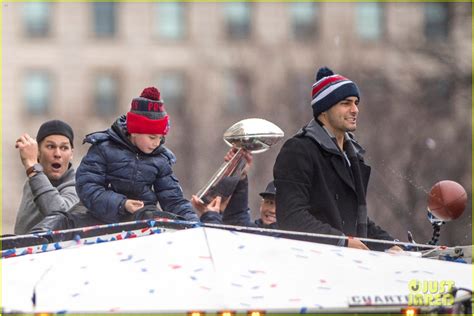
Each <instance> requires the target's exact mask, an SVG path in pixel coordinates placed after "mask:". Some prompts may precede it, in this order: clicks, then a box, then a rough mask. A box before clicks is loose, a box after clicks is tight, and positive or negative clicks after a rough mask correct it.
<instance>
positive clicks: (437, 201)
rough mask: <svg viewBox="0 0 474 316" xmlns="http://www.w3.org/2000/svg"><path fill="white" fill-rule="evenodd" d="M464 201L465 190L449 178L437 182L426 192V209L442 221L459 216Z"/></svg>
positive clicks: (465, 199)
mask: <svg viewBox="0 0 474 316" xmlns="http://www.w3.org/2000/svg"><path fill="white" fill-rule="evenodd" d="M466 203H467V194H466V190H464V188H463V186H462V185H460V184H459V183H457V182H454V181H451V180H443V181H439V182H437V183H436V184H435V185H434V186H433V187H432V188H431V190H430V193H429V194H428V210H429V211H430V212H431V213H433V215H434V216H436V217H437V218H439V219H441V220H443V221H451V220H453V219H456V218H458V217H459V216H461V215H462V213H463V212H464V209H465V208H466Z"/></svg>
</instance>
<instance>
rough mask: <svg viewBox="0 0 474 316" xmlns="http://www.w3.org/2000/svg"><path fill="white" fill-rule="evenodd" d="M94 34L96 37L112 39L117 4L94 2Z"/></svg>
mask: <svg viewBox="0 0 474 316" xmlns="http://www.w3.org/2000/svg"><path fill="white" fill-rule="evenodd" d="M92 8H93V11H94V34H95V35H96V36H97V37H113V36H115V32H116V13H117V4H116V3H114V2H95V3H93V4H92Z"/></svg>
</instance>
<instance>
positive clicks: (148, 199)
mask: <svg viewBox="0 0 474 316" xmlns="http://www.w3.org/2000/svg"><path fill="white" fill-rule="evenodd" d="M84 142H88V143H90V144H92V146H91V147H90V148H89V151H88V153H87V155H86V156H84V158H83V159H82V162H81V164H80V166H79V168H78V169H77V172H76V191H77V194H78V195H79V198H80V199H81V201H82V203H83V204H84V205H85V206H86V207H87V208H88V210H89V212H90V213H91V214H92V215H93V216H94V217H96V218H98V219H100V220H101V221H103V222H105V223H116V222H120V221H121V219H126V218H129V213H128V212H127V211H126V210H125V201H126V200H127V199H133V200H141V201H143V202H144V204H145V205H155V206H156V204H157V202H159V203H160V206H161V208H162V209H163V211H165V212H170V213H174V214H176V215H180V216H182V217H184V218H185V219H186V220H189V221H199V218H198V217H197V215H196V213H195V212H194V210H193V208H192V206H191V203H190V202H189V201H188V200H186V199H185V198H184V197H183V191H182V189H181V187H180V185H179V182H178V179H177V178H176V177H175V175H174V174H173V170H172V168H171V167H172V165H173V164H174V163H175V162H176V158H175V156H174V154H173V153H172V152H171V151H170V150H169V149H167V148H166V147H165V146H163V145H161V146H159V147H158V148H156V149H155V150H154V151H153V152H152V153H151V154H145V153H143V152H142V151H140V150H139V149H138V148H137V147H136V146H135V145H133V144H132V143H131V142H130V141H129V139H128V137H127V132H126V124H125V116H122V117H120V118H119V119H118V120H117V121H116V122H115V123H114V124H113V125H112V127H111V128H109V129H108V130H106V131H103V132H96V133H92V134H89V135H87V136H86V138H85V139H84Z"/></svg>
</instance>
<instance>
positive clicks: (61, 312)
mask: <svg viewBox="0 0 474 316" xmlns="http://www.w3.org/2000/svg"><path fill="white" fill-rule="evenodd" d="M66 313H67V310H65V309H64V310H61V311H57V312H56V314H61V315H63V314H66Z"/></svg>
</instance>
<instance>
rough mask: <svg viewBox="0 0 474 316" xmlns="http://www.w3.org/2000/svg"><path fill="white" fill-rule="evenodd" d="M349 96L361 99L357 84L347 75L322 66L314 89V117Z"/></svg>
mask: <svg viewBox="0 0 474 316" xmlns="http://www.w3.org/2000/svg"><path fill="white" fill-rule="evenodd" d="M347 97H357V98H358V99H360V93H359V88H358V87H357V85H356V84H355V83H354V82H352V81H351V80H349V79H347V78H346V77H343V76H341V75H338V74H334V72H333V71H332V70H331V69H329V68H328V67H321V68H320V69H319V70H318V72H317V74H316V82H315V83H314V84H313V90H312V101H311V106H312V107H313V113H314V117H317V116H318V115H319V114H321V113H322V112H325V111H327V110H329V109H330V108H331V107H332V106H333V105H336V104H337V103H338V102H340V101H342V100H344V99H345V98H347Z"/></svg>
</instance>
